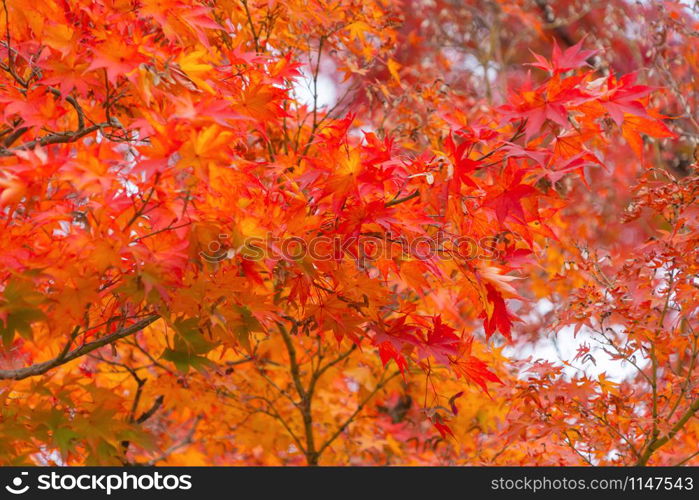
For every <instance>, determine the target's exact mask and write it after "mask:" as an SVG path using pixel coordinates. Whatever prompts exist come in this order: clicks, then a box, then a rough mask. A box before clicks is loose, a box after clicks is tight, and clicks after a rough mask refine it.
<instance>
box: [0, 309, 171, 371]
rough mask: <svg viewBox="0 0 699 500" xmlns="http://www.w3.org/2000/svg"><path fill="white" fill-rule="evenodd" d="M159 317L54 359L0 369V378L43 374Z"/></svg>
mask: <svg viewBox="0 0 699 500" xmlns="http://www.w3.org/2000/svg"><path fill="white" fill-rule="evenodd" d="M159 318H160V316H158V315H157V314H154V315H151V316H148V317H146V318H145V319H142V320H141V321H138V322H137V323H134V324H133V325H131V326H128V327H125V328H122V329H120V330H117V331H116V332H114V333H110V334H109V335H105V336H104V337H101V338H99V339H97V340H93V341H92V342H88V343H86V344H84V345H82V346H80V347H78V348H77V349H73V350H72V351H69V352H67V353H65V355H63V353H61V355H59V356H57V357H55V358H54V359H51V360H49V361H44V362H43V363H36V364H34V365H31V366H27V367H25V368H17V369H14V370H0V380H22V379H25V378H28V377H34V376H36V375H43V374H44V373H46V372H48V371H49V370H51V369H53V368H56V367H57V366H60V365H63V364H65V363H68V362H70V361H73V360H74V359H77V358H79V357H81V356H84V355H86V354H89V353H91V352H92V351H94V350H95V349H99V348H100V347H103V346H105V345H107V344H111V343H112V342H116V341H117V340H119V339H123V338H124V337H128V336H130V335H133V334H134V333H136V332H139V331H141V330H143V329H144V328H145V327H147V326H148V325H150V324H151V323H153V322H155V321H156V320H157V319H159Z"/></svg>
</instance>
